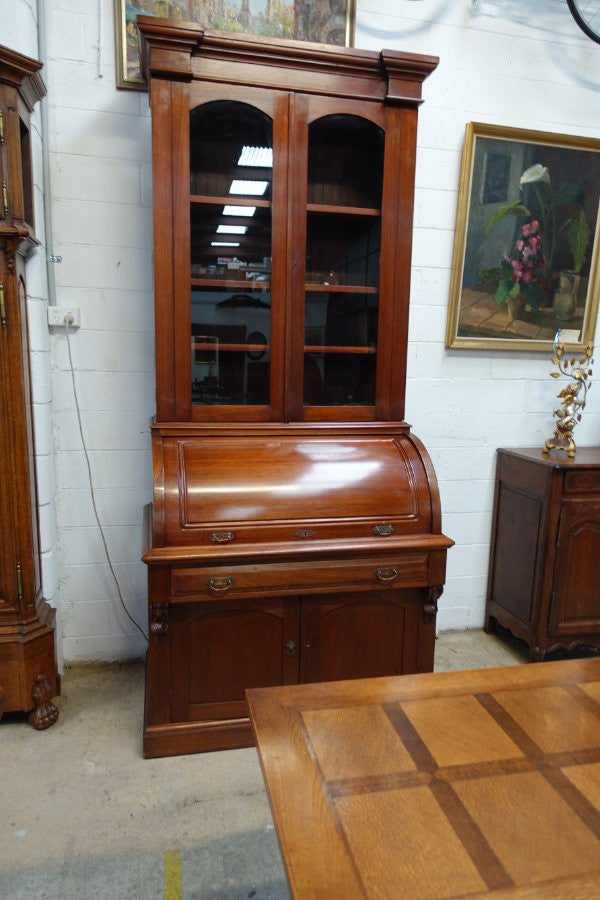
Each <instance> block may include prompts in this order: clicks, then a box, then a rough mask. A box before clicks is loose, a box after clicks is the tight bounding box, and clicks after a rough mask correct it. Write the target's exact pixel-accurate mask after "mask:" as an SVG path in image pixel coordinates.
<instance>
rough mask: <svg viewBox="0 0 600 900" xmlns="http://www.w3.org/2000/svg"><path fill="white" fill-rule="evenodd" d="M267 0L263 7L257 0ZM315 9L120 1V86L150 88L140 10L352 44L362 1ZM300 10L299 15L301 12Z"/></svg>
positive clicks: (241, 1) (230, 0)
mask: <svg viewBox="0 0 600 900" xmlns="http://www.w3.org/2000/svg"><path fill="white" fill-rule="evenodd" d="M258 3H262V7H263V8H261V9H259V10H258V12H257V4H258ZM328 4H329V8H328V9H327V10H326V11H323V8H322V7H320V8H319V9H314V8H313V7H312V4H311V2H310V0H295V2H294V0H281V2H279V3H277V4H272V3H271V0H253V2H252V5H250V2H249V0H210V2H209V0H138V2H137V3H135V2H128V0H115V45H116V53H117V87H118V88H125V89H128V90H134V91H144V90H146V82H145V80H144V77H143V76H142V74H141V72H140V49H139V41H138V33H137V28H136V24H135V18H136V16H137V15H146V16H157V17H158V18H161V19H181V20H182V21H187V22H195V23H197V24H198V25H201V26H202V27H203V28H214V29H216V30H220V31H239V32H245V33H251V34H263V35H268V36H271V37H282V38H291V39H294V40H305V41H311V42H313V43H321V44H337V45H340V46H346V47H352V46H353V44H354V24H355V19H356V0H328ZM297 10H299V11H300V12H299V14H296V13H297Z"/></svg>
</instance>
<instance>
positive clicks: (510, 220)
mask: <svg viewBox="0 0 600 900" xmlns="http://www.w3.org/2000/svg"><path fill="white" fill-rule="evenodd" d="M599 205H600V140H595V139H593V138H582V137H575V136H572V135H561V134H549V133H545V132H539V131H528V130H524V129H518V128H506V127H502V126H497V125H482V124H479V123H476V122H470V123H469V125H468V126H467V133H466V138H465V146H464V151H463V160H462V171H461V181H460V191H459V198H458V211H457V223H456V235H455V242H454V257H453V262H452V281H451V289H450V306H449V311H448V327H447V332H446V346H447V347H462V348H465V349H485V348H488V347H489V348H492V349H494V350H541V351H544V352H548V351H550V350H551V349H552V343H553V340H554V336H555V334H556V332H557V331H558V330H559V329H561V333H562V340H563V341H564V342H565V344H566V345H567V346H568V347H569V349H571V348H572V349H576V348H578V347H584V346H585V345H586V344H587V343H591V342H593V339H594V332H595V327H596V318H597V315H598V294H599V292H600V260H599V255H600V247H599V243H600V238H599V230H600V226H599Z"/></svg>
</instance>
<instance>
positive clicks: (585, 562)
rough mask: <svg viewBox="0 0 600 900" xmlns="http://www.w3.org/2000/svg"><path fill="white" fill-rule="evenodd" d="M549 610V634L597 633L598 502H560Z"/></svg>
mask: <svg viewBox="0 0 600 900" xmlns="http://www.w3.org/2000/svg"><path fill="white" fill-rule="evenodd" d="M557 544H558V546H557V551H556V562H555V584H554V593H553V595H552V603H551V608H550V628H549V630H550V633H551V634H553V635H561V634H570V633H572V634H577V633H582V632H586V631H587V632H590V633H597V632H598V631H600V599H599V597H600V595H599V586H598V559H600V501H599V500H592V499H584V498H582V499H572V500H564V501H563V503H562V506H561V516H560V525H559V530H558V541H557Z"/></svg>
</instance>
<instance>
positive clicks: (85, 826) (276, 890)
mask: <svg viewBox="0 0 600 900" xmlns="http://www.w3.org/2000/svg"><path fill="white" fill-rule="evenodd" d="M526 659H527V657H526V656H525V655H524V652H523V645H521V644H519V642H517V641H513V640H510V638H508V639H506V640H500V639H498V638H497V637H495V636H492V635H486V634H484V633H483V632H481V631H469V632H456V633H447V634H443V635H441V636H440V638H439V639H438V641H437V646H436V669H437V670H440V671H443V670H448V669H470V668H482V667H489V666H499V665H514V664H517V663H521V662H525V661H526ZM143 690H144V667H143V664H142V663H127V664H112V665H103V666H78V667H76V668H72V669H68V670H67V671H66V673H65V676H64V678H63V692H62V696H61V697H60V698H59V699H58V700H57V705H58V706H59V707H60V718H59V720H58V722H57V724H56V725H55V726H53V727H52V728H50V729H49V730H48V731H43V732H36V731H34V730H33V729H32V728H30V727H29V725H27V723H26V720H25V717H23V716H20V715H12V716H5V718H4V720H3V721H2V722H0V748H1V749H0V759H1V760H2V768H1V772H2V788H1V792H0V897H1V898H3V900H24V898H53V900H54V898H56V900H70V898H78V900H81V898H84V900H87V898H101V900H105V898H106V900H122V898H132V900H138V898H140V900H141V898H143V900H154V898H165V900H176V898H179V897H184V898H186V900H192V898H202V900H204V898H210V900H216V898H223V900H238V898H239V900H242V898H257V900H271V898H276V900H284V898H287V897H288V896H289V894H288V891H287V887H286V881H285V875H284V872H283V868H282V864H281V859H280V856H279V851H278V847H277V839H276V836H275V832H274V828H273V822H272V819H271V814H270V811H269V804H268V801H267V797H266V794H265V790H264V786H263V780H262V776H261V772H260V768H259V764H258V759H257V755H256V751H255V750H254V748H251V749H247V750H230V751H226V752H222V753H204V754H197V755H194V756H179V757H171V758H167V759H154V760H143V759H142V756H141V726H142V708H143Z"/></svg>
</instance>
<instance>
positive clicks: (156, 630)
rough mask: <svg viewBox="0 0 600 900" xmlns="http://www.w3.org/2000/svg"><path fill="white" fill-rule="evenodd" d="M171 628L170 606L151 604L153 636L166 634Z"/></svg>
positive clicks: (166, 604)
mask: <svg viewBox="0 0 600 900" xmlns="http://www.w3.org/2000/svg"><path fill="white" fill-rule="evenodd" d="M168 628H169V604H168V603H151V604H150V631H151V632H152V634H166V632H167V631H168Z"/></svg>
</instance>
